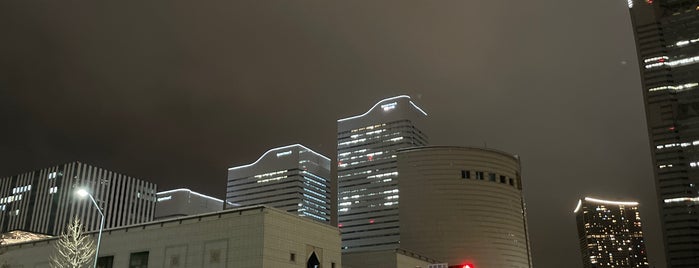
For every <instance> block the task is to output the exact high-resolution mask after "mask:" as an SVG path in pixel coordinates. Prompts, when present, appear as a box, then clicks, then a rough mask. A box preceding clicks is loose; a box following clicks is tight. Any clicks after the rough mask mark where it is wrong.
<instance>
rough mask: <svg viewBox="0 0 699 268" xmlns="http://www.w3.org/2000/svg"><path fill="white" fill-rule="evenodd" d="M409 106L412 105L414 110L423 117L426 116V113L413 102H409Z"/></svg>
mask: <svg viewBox="0 0 699 268" xmlns="http://www.w3.org/2000/svg"><path fill="white" fill-rule="evenodd" d="M410 104H412V105H413V107H415V109H417V110H418V111H420V112H421V113H422V114H424V115H425V116H427V113H426V112H425V111H423V110H422V109H420V107H417V105H415V103H414V102H413V101H410Z"/></svg>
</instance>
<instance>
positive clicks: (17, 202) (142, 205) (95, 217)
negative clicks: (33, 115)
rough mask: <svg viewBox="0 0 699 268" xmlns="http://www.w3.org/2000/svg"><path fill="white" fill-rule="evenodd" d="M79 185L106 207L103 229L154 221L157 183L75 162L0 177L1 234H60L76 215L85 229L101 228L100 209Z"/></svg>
mask: <svg viewBox="0 0 699 268" xmlns="http://www.w3.org/2000/svg"><path fill="white" fill-rule="evenodd" d="M78 188H84V189H86V190H87V191H88V192H90V193H91V194H92V196H94V198H95V201H96V202H97V204H98V205H99V206H100V207H101V208H102V210H103V211H104V216H105V221H104V228H105V229H107V228H114V227H119V226H124V225H131V224H139V223H143V222H148V221H152V220H153V211H154V209H155V192H156V185H155V184H153V183H149V182H146V181H143V180H139V179H135V178H133V177H129V176H126V175H123V174H119V173H116V172H113V171H109V170H105V169H102V168H98V167H94V166H91V165H87V164H84V163H81V162H72V163H68V164H64V165H59V166H54V167H50V168H45V169H41V170H38V171H31V172H27V173H23V174H19V175H16V176H11V177H6V178H2V179H0V194H1V195H2V198H0V224H2V225H1V228H2V229H1V230H2V231H1V232H3V233H5V232H8V231H12V230H23V231H28V232H33V233H41V234H49V235H59V234H61V233H63V232H64V231H65V230H64V229H65V227H66V226H67V225H68V224H69V222H70V221H71V220H72V219H73V218H74V217H76V216H77V217H79V218H80V219H81V220H82V222H83V224H84V225H85V229H86V231H94V230H98V229H99V226H100V220H101V217H100V215H99V212H98V211H97V209H96V208H95V207H94V205H93V204H92V202H91V201H90V200H89V199H87V198H84V199H80V198H78V197H76V195H75V191H76V189H78Z"/></svg>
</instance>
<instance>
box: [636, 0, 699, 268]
mask: <svg viewBox="0 0 699 268" xmlns="http://www.w3.org/2000/svg"><path fill="white" fill-rule="evenodd" d="M628 6H629V10H630V13H631V22H632V25H633V27H634V30H635V31H634V33H635V39H636V47H637V52H638V62H639V65H640V66H639V69H640V73H641V85H642V90H643V99H644V102H645V108H646V121H647V122H648V134H649V136H650V143H651V156H652V160H653V164H654V171H655V185H656V192H657V194H658V206H659V207H660V218H661V226H662V231H663V238H664V239H663V240H664V244H665V253H666V257H667V264H668V267H671V268H677V267H699V213H697V211H699V186H698V185H699V147H698V146H699V124H697V123H696V122H698V121H699V98H698V97H699V91H697V89H698V88H699V87H698V86H699V64H697V63H699V10H698V9H697V6H698V3H697V2H696V1H688V0H655V1H652V0H645V1H640V0H628Z"/></svg>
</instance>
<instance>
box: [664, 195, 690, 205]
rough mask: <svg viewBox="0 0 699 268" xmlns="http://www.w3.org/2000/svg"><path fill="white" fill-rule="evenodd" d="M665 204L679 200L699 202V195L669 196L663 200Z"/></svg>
mask: <svg viewBox="0 0 699 268" xmlns="http://www.w3.org/2000/svg"><path fill="white" fill-rule="evenodd" d="M663 202H665V204H669V203H679V202H699V196H698V197H677V198H669V199H665V200H663Z"/></svg>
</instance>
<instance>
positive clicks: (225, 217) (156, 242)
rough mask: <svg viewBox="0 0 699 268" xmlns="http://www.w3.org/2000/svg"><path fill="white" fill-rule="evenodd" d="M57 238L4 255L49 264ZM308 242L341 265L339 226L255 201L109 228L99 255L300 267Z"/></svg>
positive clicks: (124, 262)
mask: <svg viewBox="0 0 699 268" xmlns="http://www.w3.org/2000/svg"><path fill="white" fill-rule="evenodd" d="M92 235H96V234H92ZM55 242H56V239H47V240H41V241H38V242H30V243H23V244H18V245H13V246H8V247H7V250H8V251H7V252H6V253H5V254H3V255H2V256H1V258H2V259H3V260H5V261H7V262H8V263H9V264H11V265H13V267H15V266H16V267H25V268H30V267H31V268H33V267H48V266H47V265H48V256H49V255H50V254H51V252H52V251H53V244H54V243H55ZM309 245H310V246H312V247H313V248H314V249H315V250H316V254H318V256H319V258H322V260H323V267H331V262H335V263H336V267H341V265H340V261H341V255H340V235H339V231H338V230H337V228H333V227H330V226H328V225H325V224H320V223H316V222H313V221H311V220H308V219H303V218H299V217H296V216H294V215H290V214H288V213H286V212H283V211H279V210H276V209H272V208H267V207H264V206H256V207H248V208H241V209H235V210H227V211H224V212H220V213H210V214H204V215H199V216H193V217H185V218H178V219H175V220H164V221H158V222H152V223H148V224H142V225H134V226H131V227H123V228H117V229H113V230H108V231H105V232H104V233H103V237H102V247H101V248H100V256H114V267H129V258H130V255H131V253H135V252H142V251H148V252H149V258H148V267H154V268H160V267H168V268H169V267H173V268H174V267H213V268H216V267H236V268H237V267H250V268H260V267H270V268H271V267H281V268H286V267H288V268H292V267H294V268H302V267H306V261H305V258H304V255H303V254H304V251H303V250H304V249H306V248H307V247H308V246H309ZM289 252H297V255H296V256H297V257H296V261H295V262H291V261H289ZM309 255H310V254H309Z"/></svg>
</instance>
